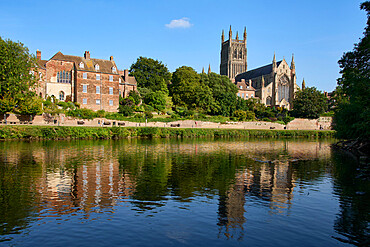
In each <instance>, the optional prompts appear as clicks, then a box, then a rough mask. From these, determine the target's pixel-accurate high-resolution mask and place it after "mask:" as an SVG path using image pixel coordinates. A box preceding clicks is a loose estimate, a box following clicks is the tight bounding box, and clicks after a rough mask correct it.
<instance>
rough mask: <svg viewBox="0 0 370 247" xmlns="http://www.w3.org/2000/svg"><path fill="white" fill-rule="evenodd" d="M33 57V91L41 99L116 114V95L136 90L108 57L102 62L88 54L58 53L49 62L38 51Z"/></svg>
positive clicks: (117, 102)
mask: <svg viewBox="0 0 370 247" xmlns="http://www.w3.org/2000/svg"><path fill="white" fill-rule="evenodd" d="M36 55H37V60H38V64H39V70H38V73H39V85H38V88H37V89H36V92H37V94H38V95H40V96H41V97H43V98H46V97H48V96H54V97H55V98H57V99H58V100H60V101H72V102H77V103H79V104H80V106H81V108H88V109H91V110H94V111H96V110H105V111H109V112H116V111H117V109H118V105H119V95H120V94H121V93H122V95H123V93H124V92H126V94H128V90H136V80H135V78H132V77H130V76H128V74H127V76H126V77H125V75H124V74H123V75H122V74H121V73H120V71H119V70H118V68H117V66H116V63H115V62H114V60H113V57H112V56H111V57H110V59H109V60H104V59H97V58H91V57H90V52H89V51H85V54H84V56H83V57H78V56H71V55H64V54H63V53H61V52H58V53H56V54H55V55H54V56H53V57H52V58H50V59H49V60H42V59H41V52H40V51H37V53H36ZM126 81H127V82H126ZM129 82H130V85H131V86H130V87H126V91H123V92H121V91H120V87H121V85H126V84H128V83H129Z"/></svg>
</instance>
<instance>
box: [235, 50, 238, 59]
mask: <svg viewBox="0 0 370 247" xmlns="http://www.w3.org/2000/svg"><path fill="white" fill-rule="evenodd" d="M237 56H238V51H237V50H236V49H235V50H234V58H237Z"/></svg>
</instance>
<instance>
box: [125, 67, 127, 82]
mask: <svg viewBox="0 0 370 247" xmlns="http://www.w3.org/2000/svg"><path fill="white" fill-rule="evenodd" d="M127 79H128V69H125V81H127Z"/></svg>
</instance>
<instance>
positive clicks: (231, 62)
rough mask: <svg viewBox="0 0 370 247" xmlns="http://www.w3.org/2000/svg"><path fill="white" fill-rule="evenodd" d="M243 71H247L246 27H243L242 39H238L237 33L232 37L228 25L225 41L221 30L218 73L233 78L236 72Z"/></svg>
mask: <svg viewBox="0 0 370 247" xmlns="http://www.w3.org/2000/svg"><path fill="white" fill-rule="evenodd" d="M245 71H247V29H246V28H244V34H243V39H242V40H239V35H238V33H237V34H236V38H235V39H233V37H232V31H231V26H230V30H229V39H228V40H226V41H225V35H224V31H223V30H222V35H221V64H220V74H221V75H226V76H228V77H229V78H230V79H231V80H234V79H235V76H236V75H237V74H240V73H243V72H245Z"/></svg>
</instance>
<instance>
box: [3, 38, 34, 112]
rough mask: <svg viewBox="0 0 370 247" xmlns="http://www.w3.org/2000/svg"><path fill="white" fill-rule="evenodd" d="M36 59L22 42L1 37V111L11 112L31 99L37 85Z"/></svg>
mask: <svg viewBox="0 0 370 247" xmlns="http://www.w3.org/2000/svg"><path fill="white" fill-rule="evenodd" d="M35 68H36V59H35V57H34V55H32V54H30V53H29V51H28V48H27V47H25V46H24V45H23V44H22V43H20V42H13V41H11V40H9V39H5V40H4V39H2V38H1V37H0V110H1V113H5V112H9V111H12V110H13V109H14V107H15V106H16V105H17V104H19V103H20V101H24V100H25V99H26V98H31V97H32V96H33V95H34V91H33V90H32V89H33V88H34V87H35V85H36V79H35V77H34V75H33V74H34V72H33V69H35Z"/></svg>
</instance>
